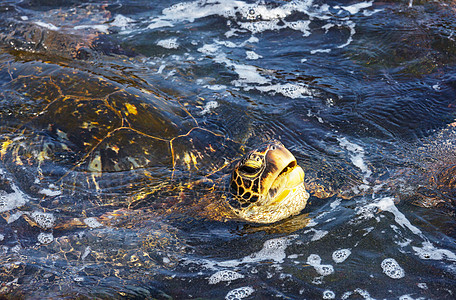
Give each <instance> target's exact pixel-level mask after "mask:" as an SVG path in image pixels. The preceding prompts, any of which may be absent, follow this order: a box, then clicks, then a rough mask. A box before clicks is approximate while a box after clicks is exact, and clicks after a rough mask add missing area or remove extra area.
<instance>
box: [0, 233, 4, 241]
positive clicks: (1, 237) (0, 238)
mask: <svg viewBox="0 0 456 300" xmlns="http://www.w3.org/2000/svg"><path fill="white" fill-rule="evenodd" d="M4 239H5V236H4V235H3V234H0V242H1V241H3V240H4Z"/></svg>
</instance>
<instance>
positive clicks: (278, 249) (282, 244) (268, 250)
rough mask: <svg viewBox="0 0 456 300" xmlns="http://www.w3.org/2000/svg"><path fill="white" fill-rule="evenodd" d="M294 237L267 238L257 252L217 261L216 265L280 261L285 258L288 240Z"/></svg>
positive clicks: (228, 265)
mask: <svg viewBox="0 0 456 300" xmlns="http://www.w3.org/2000/svg"><path fill="white" fill-rule="evenodd" d="M294 238H296V236H291V237H283V238H276V239H271V240H267V241H266V242H264V244H263V248H262V249H261V250H260V251H258V252H257V253H253V254H251V255H249V256H246V257H244V258H242V259H239V260H228V261H224V262H219V263H218V265H219V266H222V267H234V266H238V265H240V264H243V263H253V262H260V261H265V260H269V261H274V262H276V263H282V262H283V260H284V259H285V258H286V254H285V249H286V248H287V246H288V245H289V244H290V240H291V239H294Z"/></svg>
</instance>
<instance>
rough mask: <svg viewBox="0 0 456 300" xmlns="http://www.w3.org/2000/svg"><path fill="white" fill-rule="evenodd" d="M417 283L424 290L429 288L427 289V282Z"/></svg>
mask: <svg viewBox="0 0 456 300" xmlns="http://www.w3.org/2000/svg"><path fill="white" fill-rule="evenodd" d="M416 285H417V286H418V287H419V288H420V289H423V290H427V289H428V286H427V284H426V283H424V282H420V283H417V284H416Z"/></svg>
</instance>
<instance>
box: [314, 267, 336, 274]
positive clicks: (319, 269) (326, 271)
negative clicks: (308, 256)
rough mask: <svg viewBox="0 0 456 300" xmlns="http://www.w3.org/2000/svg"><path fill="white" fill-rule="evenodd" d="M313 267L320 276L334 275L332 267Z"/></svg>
mask: <svg viewBox="0 0 456 300" xmlns="http://www.w3.org/2000/svg"><path fill="white" fill-rule="evenodd" d="M313 267H314V268H315V271H317V273H318V274H320V275H321V276H328V275H331V274H332V273H334V267H333V266H332V265H318V266H313Z"/></svg>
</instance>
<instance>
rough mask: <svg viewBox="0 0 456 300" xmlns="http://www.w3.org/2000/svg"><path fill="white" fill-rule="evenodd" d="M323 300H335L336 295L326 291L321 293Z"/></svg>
mask: <svg viewBox="0 0 456 300" xmlns="http://www.w3.org/2000/svg"><path fill="white" fill-rule="evenodd" d="M323 299H336V294H334V292H333V291H330V290H326V291H324V292H323Z"/></svg>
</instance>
